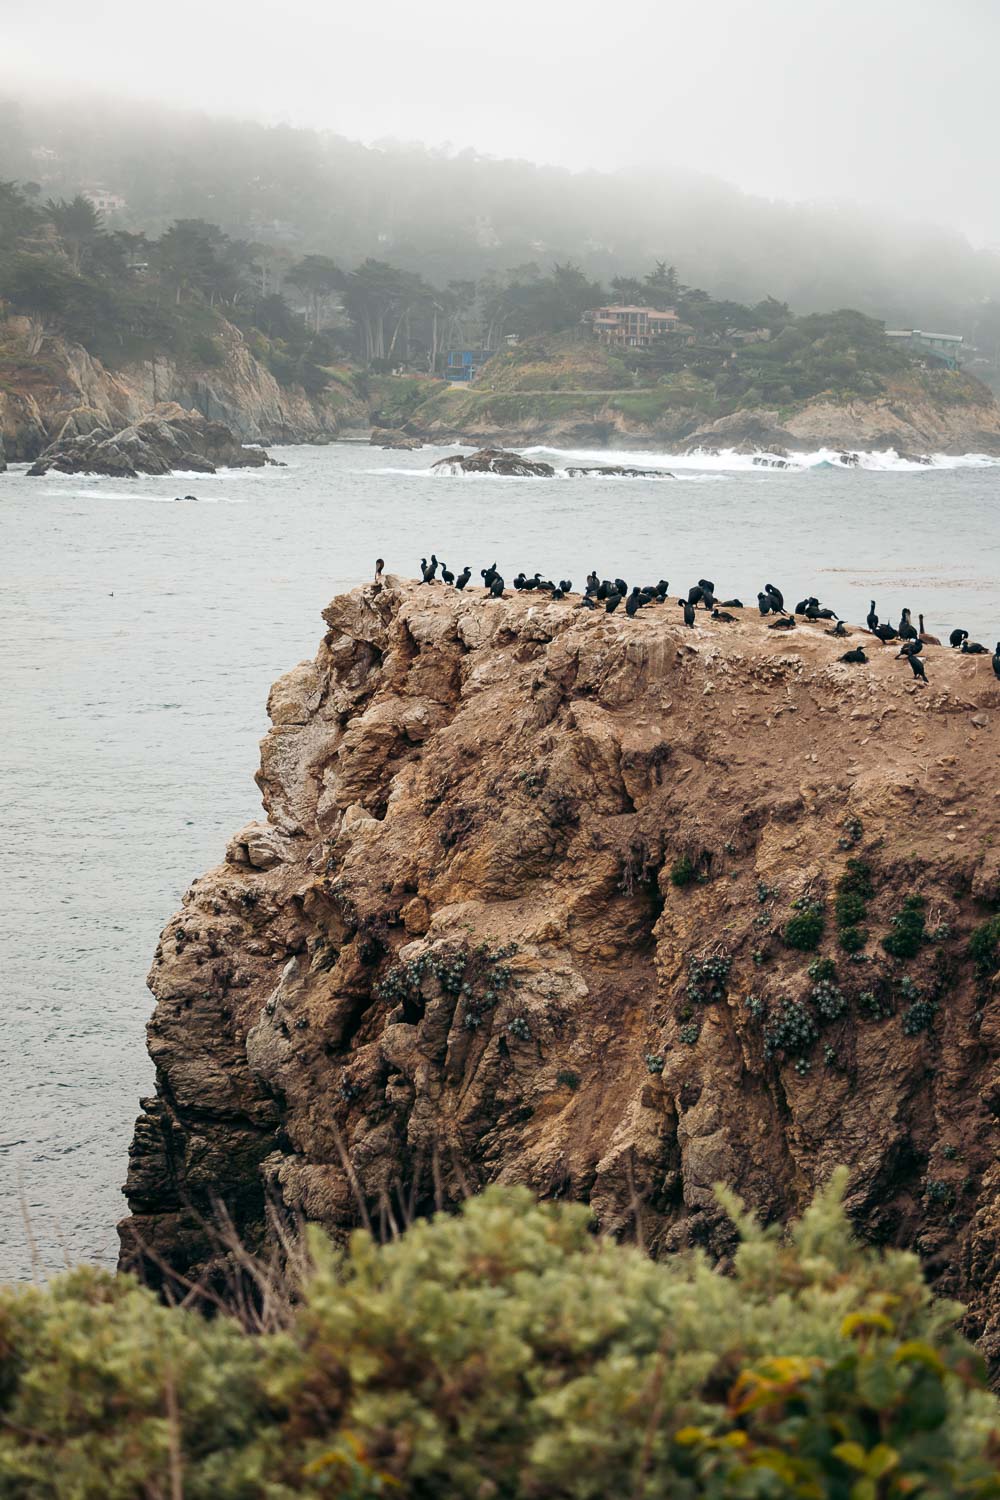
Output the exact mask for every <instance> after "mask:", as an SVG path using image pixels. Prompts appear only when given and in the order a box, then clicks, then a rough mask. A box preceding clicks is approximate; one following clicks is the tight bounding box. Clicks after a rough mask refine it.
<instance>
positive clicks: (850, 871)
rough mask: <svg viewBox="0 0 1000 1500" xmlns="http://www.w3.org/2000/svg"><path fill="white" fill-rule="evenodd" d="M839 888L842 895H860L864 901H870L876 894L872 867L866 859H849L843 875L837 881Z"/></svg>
mask: <svg viewBox="0 0 1000 1500" xmlns="http://www.w3.org/2000/svg"><path fill="white" fill-rule="evenodd" d="M837 890H838V892H839V893H840V894H842V895H847V894H851V895H855V896H860V897H861V899H862V901H870V900H871V899H872V897H873V896H874V894H875V887H874V885H873V884H872V867H871V865H870V864H869V863H868V861H867V860H866V859H849V860H848V861H847V866H846V868H845V870H844V873H843V875H841V877H840V879H839V880H838V882H837Z"/></svg>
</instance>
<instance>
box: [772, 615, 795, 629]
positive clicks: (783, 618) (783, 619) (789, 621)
mask: <svg viewBox="0 0 1000 1500" xmlns="http://www.w3.org/2000/svg"><path fill="white" fill-rule="evenodd" d="M767 628H768V630H794V629H795V628H796V627H795V616H794V615H779V616H778V618H777V619H776V620H775V621H774V622H773V623H772V624H770V625H769V626H768V627H767Z"/></svg>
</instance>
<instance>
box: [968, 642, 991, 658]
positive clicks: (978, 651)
mask: <svg viewBox="0 0 1000 1500" xmlns="http://www.w3.org/2000/svg"><path fill="white" fill-rule="evenodd" d="M989 654H990V653H989V652H988V651H987V649H986V647H985V646H981V645H980V644H979V642H978V641H963V642H962V655H963V656H989Z"/></svg>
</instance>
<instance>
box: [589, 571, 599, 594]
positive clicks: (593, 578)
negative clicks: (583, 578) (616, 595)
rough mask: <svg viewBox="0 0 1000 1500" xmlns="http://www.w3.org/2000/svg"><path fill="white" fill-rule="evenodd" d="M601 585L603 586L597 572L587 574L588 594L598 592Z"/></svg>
mask: <svg viewBox="0 0 1000 1500" xmlns="http://www.w3.org/2000/svg"><path fill="white" fill-rule="evenodd" d="M600 586H601V580H600V579H599V578H598V576H597V574H596V573H588V574H587V593H588V594H591V593H593V594H596V593H597V590H598V589H599V588H600Z"/></svg>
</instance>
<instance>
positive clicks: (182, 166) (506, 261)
mask: <svg viewBox="0 0 1000 1500" xmlns="http://www.w3.org/2000/svg"><path fill="white" fill-rule="evenodd" d="M0 178H14V179H19V180H21V181H27V182H36V183H38V184H39V189H40V193H41V196H42V197H43V198H47V197H53V198H59V197H67V198H71V197H72V196H73V195H74V194H75V193H77V192H78V191H79V190H80V189H81V188H90V187H94V186H100V187H101V188H103V189H105V190H107V191H109V192H112V193H115V194H118V195H120V196H121V197H122V198H123V199H124V200H125V204H126V207H125V208H124V209H123V210H121V212H120V213H119V214H116V215H115V217H114V220H113V224H114V227H120V228H123V229H128V230H133V231H135V230H141V231H143V232H145V233H147V234H149V235H151V236H157V235H159V234H161V233H162V232H163V231H164V230H165V229H166V228H167V227H168V226H169V225H170V224H171V222H172V221H173V220H175V219H178V218H203V219H205V220H207V221H209V222H211V223H214V224H218V225H220V226H221V228H222V229H223V230H224V231H225V232H226V233H227V234H228V235H230V236H232V237H234V238H239V239H246V240H250V241H261V240H263V241H264V242H265V243H266V244H268V245H270V247H271V248H272V251H273V255H274V261H275V267H276V269H277V271H278V272H279V273H280V265H281V262H282V259H284V260H285V261H287V263H288V264H291V263H292V262H294V261H295V260H297V259H299V258H301V257H302V256H303V255H306V254H310V253H322V254H325V255H329V256H331V257H332V258H334V259H335V260H336V261H337V262H338V264H340V265H342V266H349V265H353V264H355V263H356V262H358V261H360V260H363V259H364V258H365V257H366V256H374V257H377V258H379V259H381V260H386V261H390V262H391V263H392V264H393V265H394V266H398V267H401V268H402V269H404V270H406V271H410V272H414V273H417V274H419V275H420V276H422V277H424V278H425V279H426V280H427V281H429V282H431V283H433V284H434V285H436V286H444V285H445V284H446V283H448V282H449V281H451V280H461V279H471V280H474V281H476V282H479V283H481V282H483V281H484V280H486V281H488V280H489V278H491V277H497V278H502V277H503V276H504V274H505V273H507V272H509V271H511V270H512V269H514V268H516V267H522V266H525V265H526V264H530V263H532V262H535V263H537V264H538V265H539V266H540V267H541V268H542V269H543V270H547V269H548V268H549V267H551V265H552V264H553V263H554V262H565V261H572V262H573V263H574V264H575V265H578V266H579V267H581V269H582V270H583V271H584V272H585V273H586V275H587V276H588V277H590V278H592V279H594V280H597V281H602V282H608V281H610V280H611V279H612V278H613V277H615V276H617V275H621V274H634V273H635V271H636V268H637V267H640V266H646V265H649V264H650V263H652V262H654V261H655V260H657V259H663V260H665V261H667V262H668V263H671V264H673V265H675V266H676V267H677V271H678V274H679V276H680V277H681V279H682V280H683V281H686V282H688V283H690V284H694V285H699V286H705V287H708V288H709V289H710V290H711V291H712V293H713V295H714V296H716V297H719V298H732V299H734V300H738V301H742V302H749V303H754V302H757V301H758V300H759V299H761V298H763V297H765V296H769V295H770V296H774V297H777V298H779V299H781V300H783V301H787V302H788V303H789V304H790V306H791V307H792V308H793V310H794V311H796V312H810V311H826V310H829V309H831V308H836V307H843V306H850V307H855V308H858V309H860V310H862V311H864V312H867V313H869V314H871V315H873V316H876V317H879V318H883V319H885V320H886V321H887V322H888V323H890V324H902V325H906V326H916V327H925V328H935V327H942V328H946V329H949V330H954V331H957V332H961V333H964V334H965V335H966V337H967V338H970V339H973V340H974V341H975V342H976V343H978V344H979V345H980V347H981V348H983V349H984V350H985V351H986V352H987V353H991V354H992V353H993V352H994V346H995V345H996V344H997V343H998V342H1000V313H998V311H997V309H996V306H995V305H994V306H990V305H989V304H990V301H991V299H994V298H997V299H1000V257H998V256H997V255H996V254H995V253H994V252H993V251H990V250H977V249H975V248H974V247H973V246H972V245H970V244H969V242H968V241H967V240H966V239H964V238H963V237H962V236H961V235H959V234H957V233H953V232H949V231H948V230H946V229H942V228H934V227H931V226H929V225H922V224H917V223H914V222H909V221H907V220H906V219H905V218H902V217H900V216H899V215H898V214H896V213H891V212H889V211H888V210H886V211H885V213H884V214H881V215H880V214H876V213H875V212H874V211H872V210H867V209H863V208H860V207H858V206H856V205H838V204H834V203H829V202H827V203H800V204H791V203H782V202H777V201H769V200H766V199H763V198H759V197H752V196H749V195H748V194H745V193H743V192H741V191H739V190H738V189H737V188H735V187H732V186H729V185H728V184H726V183H725V182H722V181H719V180H715V179H712V178H708V177H703V176H696V175H693V174H684V173H679V172H665V171H662V172H657V171H641V172H640V171H634V172H629V173H626V172H621V173H617V174H607V173H597V172H582V173H573V172H570V171H568V170H565V169H563V168H557V167H547V166H537V165H534V164H532V163H530V162H527V161H509V160H498V159H492V158H489V157H485V156H480V155H477V153H476V152H475V151H473V150H466V151H461V152H458V153H455V154H449V153H447V152H445V151H437V150H433V149H429V148H426V147H423V146H419V145H411V144H404V143H398V142H388V143H382V144H380V145H378V146H375V147H369V146H365V145H361V144H359V143H357V142H355V141H351V140H348V139H346V138H344V137H342V136H337V135H333V134H329V133H321V132H316V131H310V130H301V129H291V128H289V127H286V126H268V125H264V124H259V123H254V122H250V121H239V120H233V119H213V118H210V117H208V116H204V115H195V114H182V113H177V112H171V111H170V110H167V109H165V108H163V107H161V106H156V105H148V104H143V105H139V104H135V103H120V104H113V103H110V102H109V103H106V104H103V105H100V104H95V102H94V101H93V100H88V101H85V102H83V101H80V100H76V101H71V102H63V103H59V104H57V103H50V102H41V101H38V100H27V99H16V98H13V97H8V98H6V99H5V100H0ZM932 209H933V200H931V199H929V205H928V213H929V214H930V213H931V212H932Z"/></svg>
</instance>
